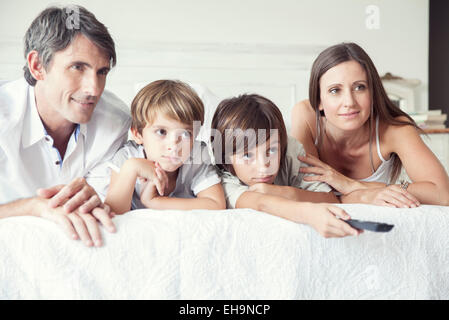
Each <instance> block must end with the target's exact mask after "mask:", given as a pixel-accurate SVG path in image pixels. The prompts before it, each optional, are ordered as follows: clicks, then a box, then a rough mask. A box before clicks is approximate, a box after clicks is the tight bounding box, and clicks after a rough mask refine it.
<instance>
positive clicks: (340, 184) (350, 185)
mask: <svg viewBox="0 0 449 320" xmlns="http://www.w3.org/2000/svg"><path fill="white" fill-rule="evenodd" d="M298 160H299V161H301V162H305V163H307V164H308V165H310V167H301V168H300V169H299V172H301V173H305V174H314V175H311V176H305V177H304V178H303V180H304V181H321V182H325V183H327V184H328V185H330V186H331V187H332V188H334V189H335V190H337V191H339V192H341V193H342V194H347V193H350V192H352V191H354V190H357V189H360V188H363V186H362V185H360V183H359V182H358V181H356V180H354V179H351V178H348V177H346V176H345V175H343V174H341V173H340V172H338V171H337V170H335V169H334V168H332V167H331V166H329V165H328V164H326V163H324V162H323V161H321V160H320V159H318V158H316V157H314V156H312V155H309V154H307V155H306V156H305V157H303V156H301V155H299V156H298Z"/></svg>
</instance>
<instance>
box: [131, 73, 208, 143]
mask: <svg viewBox="0 0 449 320" xmlns="http://www.w3.org/2000/svg"><path fill="white" fill-rule="evenodd" d="M158 114H163V115H164V116H167V117H168V118H170V119H173V120H177V121H180V122H182V123H184V124H187V125H192V126H193V122H194V121H201V125H202V124H203V122H204V105H203V102H202V101H201V99H200V97H198V95H197V94H196V92H195V91H194V90H193V89H192V88H191V87H190V86H189V85H188V84H186V83H184V82H181V81H178V80H157V81H154V82H151V83H150V84H148V85H146V86H145V87H144V88H142V89H141V90H140V91H139V93H137V95H136V96H135V98H134V100H133V102H132V103H131V116H132V123H131V128H133V129H136V130H137V131H138V132H139V133H140V134H142V130H143V128H145V126H146V125H147V124H151V123H153V122H154V120H155V119H156V117H157V115H158Z"/></svg>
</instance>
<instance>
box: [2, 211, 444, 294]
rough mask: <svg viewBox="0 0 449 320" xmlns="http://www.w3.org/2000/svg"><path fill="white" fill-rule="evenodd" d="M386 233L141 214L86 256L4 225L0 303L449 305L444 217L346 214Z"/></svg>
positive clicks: (54, 234)
mask: <svg viewBox="0 0 449 320" xmlns="http://www.w3.org/2000/svg"><path fill="white" fill-rule="evenodd" d="M340 206H341V207H343V208H344V209H345V210H346V211H347V212H348V213H349V214H350V215H351V216H352V217H353V218H357V219H365V220H374V221H382V222H387V223H390V224H394V225H395V226H394V228H393V230H392V231H390V232H389V233H374V232H365V233H364V234H362V235H360V236H358V237H348V238H343V239H325V238H322V237H321V236H320V235H319V234H318V233H317V232H315V231H314V230H313V229H312V228H310V227H308V226H305V225H300V224H296V223H293V222H290V221H287V220H284V219H281V218H278V217H275V216H272V215H269V214H265V213H262V212H257V211H253V210H249V209H245V210H243V209H236V210H223V211H206V210H195V211H153V210H136V211H131V212H129V213H126V214H125V215H122V216H119V217H116V218H115V219H114V221H115V223H116V226H117V229H118V231H117V233H116V234H109V233H107V232H104V233H103V237H104V242H105V244H104V246H103V247H101V248H87V247H85V246H84V245H83V244H82V243H81V242H80V241H73V240H70V239H68V238H66V236H65V234H64V233H63V231H62V230H60V229H59V227H58V226H56V225H55V224H54V223H52V222H50V221H47V220H44V219H40V218H35V217H14V218H7V219H2V220H0V259H1V261H2V263H1V264H0V299H448V298H449V250H448V248H449V237H448V236H447V230H448V229H449V207H442V206H426V205H423V206H421V207H419V208H415V209H397V208H387V207H378V206H372V205H360V204H356V205H349V204H348V205H346V204H345V205H340Z"/></svg>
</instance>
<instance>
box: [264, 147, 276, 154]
mask: <svg viewBox="0 0 449 320" xmlns="http://www.w3.org/2000/svg"><path fill="white" fill-rule="evenodd" d="M277 152H278V148H276V147H273V148H270V149H268V152H267V154H268V155H273V154H275V153H277Z"/></svg>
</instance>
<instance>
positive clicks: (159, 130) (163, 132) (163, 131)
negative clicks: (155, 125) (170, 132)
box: [156, 129, 167, 136]
mask: <svg viewBox="0 0 449 320" xmlns="http://www.w3.org/2000/svg"><path fill="white" fill-rule="evenodd" d="M156 134H157V135H160V136H165V135H166V134H167V131H165V130H164V129H157V130H156Z"/></svg>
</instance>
